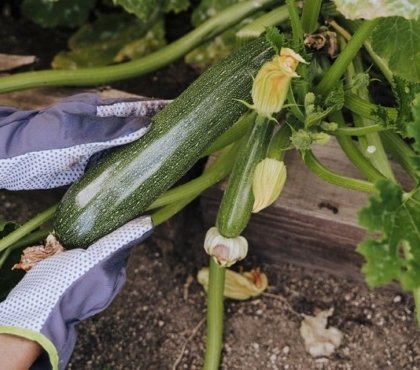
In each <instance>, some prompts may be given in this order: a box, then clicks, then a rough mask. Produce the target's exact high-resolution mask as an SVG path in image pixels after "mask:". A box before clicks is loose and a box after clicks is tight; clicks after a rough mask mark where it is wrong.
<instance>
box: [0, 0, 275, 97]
mask: <svg viewBox="0 0 420 370" xmlns="http://www.w3.org/2000/svg"><path fill="white" fill-rule="evenodd" d="M275 2H276V1H274V0H259V1H258V2H255V0H249V1H243V2H240V3H237V4H235V5H232V6H230V7H229V8H226V9H225V10H224V11H222V12H220V13H218V14H217V15H216V16H214V17H213V18H211V19H209V20H207V21H206V22H204V23H203V24H202V25H200V26H199V27H197V28H196V29H194V30H193V31H191V32H190V33H188V34H187V35H185V36H183V37H181V38H180V39H178V40H176V41H174V42H173V43H171V44H169V45H167V46H165V47H164V48H162V49H159V50H158V51H156V52H154V53H152V54H149V55H147V56H145V57H144V58H141V59H138V60H134V61H131V62H127V63H121V64H117V65H112V66H107V67H95V68H81V69H76V70H53V71H50V70H48V71H36V72H25V73H19V74H15V75H11V76H6V77H2V78H1V79H0V93H4V92H9V91H16V90H22V89H29V88H33V87H41V86H88V85H97V84H103V83H109V82H112V81H117V80H123V79H127V78H131V77H135V76H142V75H144V74H146V73H149V72H152V71H155V70H157V69H159V68H161V67H163V66H166V65H168V64H169V63H171V62H173V61H175V60H177V59H179V58H181V57H182V56H184V55H185V54H186V53H188V52H189V51H191V50H192V49H194V48H195V47H197V46H199V45H201V44H202V43H204V42H206V41H208V40H210V39H212V38H213V37H215V36H217V35H218V34H220V33H222V32H223V31H225V30H226V29H228V28H230V27H232V26H233V25H235V24H237V23H239V22H240V21H241V20H242V19H244V18H246V17H248V16H250V15H252V14H254V13H256V12H257V11H260V10H261V9H263V8H264V7H266V6H269V5H272V4H274V3H275Z"/></svg>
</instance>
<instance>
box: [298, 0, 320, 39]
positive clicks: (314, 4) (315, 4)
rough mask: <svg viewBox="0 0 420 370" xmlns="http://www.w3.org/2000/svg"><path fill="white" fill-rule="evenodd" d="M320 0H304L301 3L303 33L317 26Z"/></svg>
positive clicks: (313, 29)
mask: <svg viewBox="0 0 420 370" xmlns="http://www.w3.org/2000/svg"><path fill="white" fill-rule="evenodd" d="M321 3H322V1H321V0H306V1H305V2H304V3H303V10H302V26H303V31H304V32H305V33H312V32H314V31H315V30H316V29H317V28H318V17H319V12H320V10H321Z"/></svg>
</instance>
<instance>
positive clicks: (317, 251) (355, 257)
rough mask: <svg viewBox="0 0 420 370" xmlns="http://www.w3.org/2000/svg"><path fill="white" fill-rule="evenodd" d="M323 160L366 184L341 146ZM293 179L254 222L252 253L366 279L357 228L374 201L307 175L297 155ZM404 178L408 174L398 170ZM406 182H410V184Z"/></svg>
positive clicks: (208, 213)
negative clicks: (364, 210) (359, 216)
mask: <svg viewBox="0 0 420 370" xmlns="http://www.w3.org/2000/svg"><path fill="white" fill-rule="evenodd" d="M314 153H315V155H316V156H317V158H318V159H319V160H320V161H321V162H322V163H323V164H324V165H326V166H327V167H328V168H330V169H331V170H333V171H335V172H338V173H341V174H345V175H347V176H352V177H355V178H361V176H360V173H359V172H358V170H357V169H356V168H355V167H354V166H353V165H352V163H350V162H349V160H348V159H347V157H346V156H345V155H344V153H343V152H342V150H341V149H340V147H339V145H338V144H337V142H336V140H335V139H334V138H333V139H331V140H330V142H329V143H328V144H327V145H323V146H316V147H314ZM285 163H286V165H287V170H288V177H287V182H286V185H285V188H284V190H283V193H282V195H281V197H280V199H279V200H278V201H277V202H276V203H275V204H274V205H272V206H271V207H269V208H267V209H265V210H263V211H262V212H260V213H258V214H254V215H253V216H252V219H251V222H250V224H249V225H248V227H247V229H246V230H245V232H244V236H246V237H247V239H248V240H249V242H250V247H251V248H252V249H253V250H254V251H256V253H257V254H258V255H260V256H261V257H263V258H264V260H265V261H270V262H272V263H282V262H283V263H284V262H291V263H294V264H298V265H302V266H306V267H311V268H316V269H322V270H325V271H328V272H331V273H335V274H339V275H341V276H346V277H351V278H356V279H361V278H362V276H361V273H360V266H361V264H362V258H361V256H360V255H359V254H358V253H357V252H356V251H355V247H356V245H357V244H358V243H359V242H360V241H361V240H362V239H363V237H364V235H365V231H364V230H363V229H362V228H361V227H360V226H358V224H357V213H358V211H359V209H361V208H362V207H363V206H365V205H366V204H367V201H368V195H367V194H363V193H359V192H357V191H352V190H348V189H343V188H339V187H336V186H333V185H331V184H328V183H326V182H324V181H322V180H321V179H319V178H318V177H317V176H315V175H313V174H312V173H311V172H309V171H308V170H307V168H306V167H305V166H304V164H303V163H302V160H301V159H300V157H299V155H298V153H297V152H296V151H289V152H288V153H287V155H286V158H285ZM395 170H396V171H397V173H398V174H399V176H402V170H401V169H400V168H398V166H395ZM405 181H407V179H406V178H405ZM221 196H222V189H221V186H218V187H214V188H212V189H211V190H209V191H207V192H205V194H204V195H203V197H202V206H203V209H204V210H205V212H204V218H205V222H206V223H207V226H208V227H210V226H212V225H214V223H215V215H216V212H217V207H218V204H219V202H220V199H221Z"/></svg>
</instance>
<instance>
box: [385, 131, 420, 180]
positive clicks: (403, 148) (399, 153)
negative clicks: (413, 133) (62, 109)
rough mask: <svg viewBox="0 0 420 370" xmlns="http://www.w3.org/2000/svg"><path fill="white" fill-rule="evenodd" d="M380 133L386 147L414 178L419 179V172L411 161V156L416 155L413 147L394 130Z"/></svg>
mask: <svg viewBox="0 0 420 370" xmlns="http://www.w3.org/2000/svg"><path fill="white" fill-rule="evenodd" d="M380 135H381V138H382V141H383V143H384V145H385V147H386V149H387V150H388V151H389V152H390V153H391V155H392V157H393V158H394V159H395V160H396V161H397V162H398V163H399V164H400V165H401V167H402V168H404V170H405V171H406V172H407V173H408V174H409V176H410V177H411V178H412V179H413V180H415V181H417V174H416V171H415V169H414V168H413V164H412V161H411V158H412V157H413V156H414V155H415V152H414V151H413V149H411V148H410V147H409V146H408V145H407V143H406V142H405V141H404V140H403V139H401V137H400V136H398V135H397V134H396V133H394V132H390V131H389V132H388V131H384V132H381V134H380Z"/></svg>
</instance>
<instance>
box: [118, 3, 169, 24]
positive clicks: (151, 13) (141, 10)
mask: <svg viewBox="0 0 420 370" xmlns="http://www.w3.org/2000/svg"><path fill="white" fill-rule="evenodd" d="M113 2H114V4H115V5H120V6H122V7H123V8H124V10H125V11H126V12H128V13H131V14H134V15H135V16H136V17H138V18H139V19H141V20H142V21H147V20H148V19H150V18H155V17H156V16H157V14H158V13H160V12H161V5H159V3H158V4H156V1H155V0H113Z"/></svg>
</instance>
